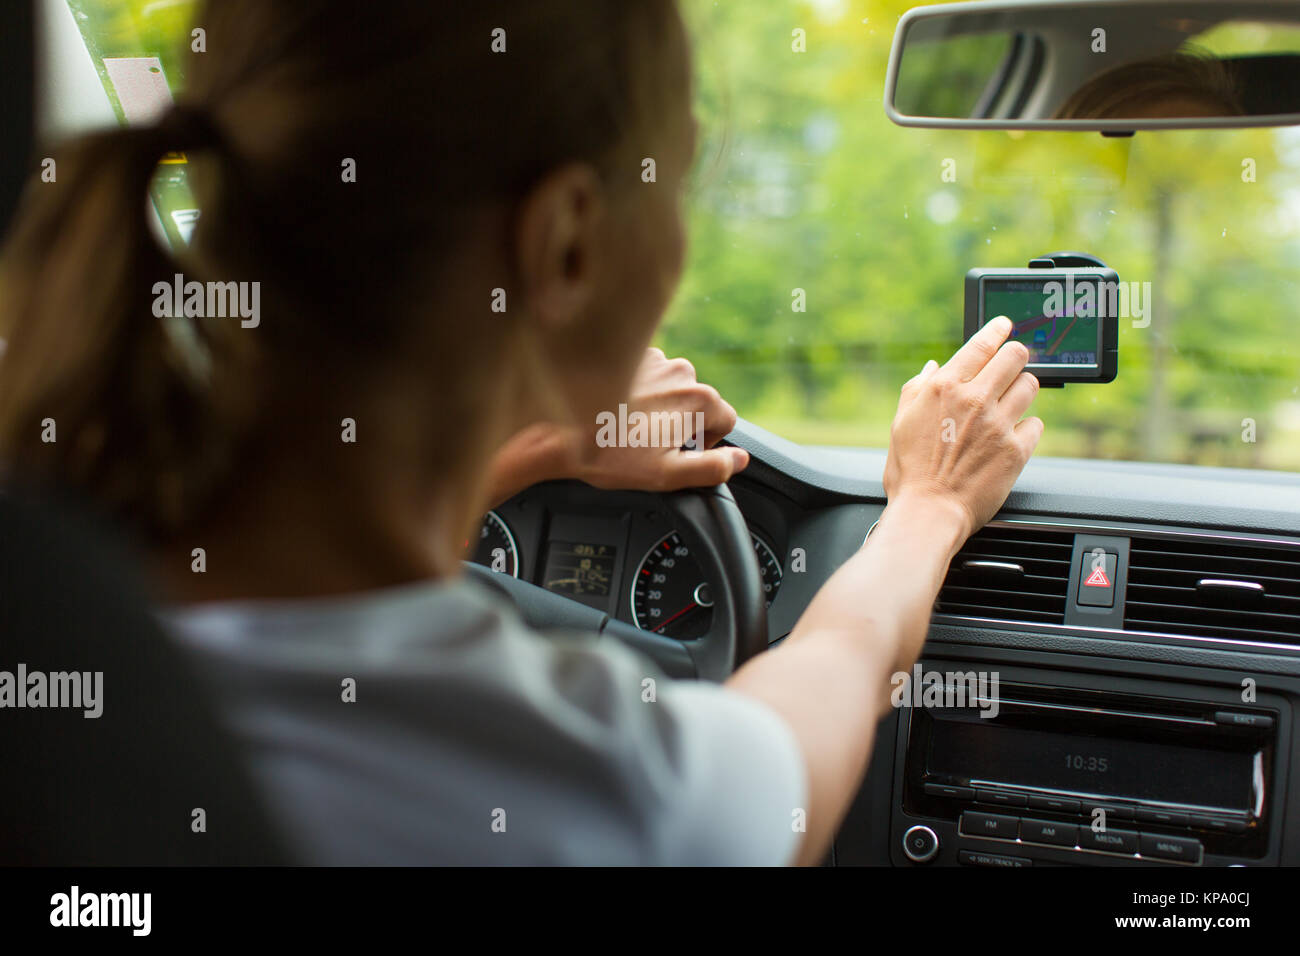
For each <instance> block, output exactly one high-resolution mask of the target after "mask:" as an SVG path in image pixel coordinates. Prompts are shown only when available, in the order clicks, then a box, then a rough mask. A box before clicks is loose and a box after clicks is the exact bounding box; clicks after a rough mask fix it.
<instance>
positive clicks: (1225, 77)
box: [1056, 51, 1243, 119]
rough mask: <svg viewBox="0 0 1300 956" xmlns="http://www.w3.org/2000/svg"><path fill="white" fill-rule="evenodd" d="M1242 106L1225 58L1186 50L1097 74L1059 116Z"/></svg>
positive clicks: (1235, 110) (1235, 112)
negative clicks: (1224, 60)
mask: <svg viewBox="0 0 1300 956" xmlns="http://www.w3.org/2000/svg"><path fill="white" fill-rule="evenodd" d="M1242 112H1243V110H1242V108H1241V103H1240V96H1239V94H1238V91H1237V89H1236V84H1235V82H1234V80H1233V77H1232V74H1231V73H1229V71H1228V68H1227V67H1226V66H1225V65H1224V64H1223V62H1222V61H1221V60H1219V59H1217V58H1215V57H1214V56H1212V55H1209V54H1204V55H1202V54H1200V53H1197V52H1195V51H1180V52H1177V53H1168V54H1165V55H1163V56H1158V57H1153V58H1151V59H1148V60H1139V61H1136V62H1133V63H1125V64H1122V65H1120V66H1117V67H1113V68H1112V69H1109V70H1106V71H1105V72H1103V73H1100V74H1098V75H1097V76H1094V77H1093V78H1092V79H1090V80H1088V82H1086V83H1084V84H1083V85H1082V86H1081V87H1079V89H1077V90H1075V91H1074V93H1072V94H1071V95H1070V97H1069V98H1068V99H1067V100H1066V101H1065V103H1064V104H1062V106H1061V108H1060V109H1059V110H1057V113H1056V118H1057V119H1168V118H1175V117H1176V118H1184V119H1185V118H1191V117H1211V118H1212V117H1219V116H1239V115H1241V113H1242Z"/></svg>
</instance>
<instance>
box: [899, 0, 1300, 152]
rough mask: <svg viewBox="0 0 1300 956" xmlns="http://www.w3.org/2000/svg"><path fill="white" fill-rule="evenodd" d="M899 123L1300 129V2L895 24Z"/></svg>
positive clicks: (1048, 11)
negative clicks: (1273, 127) (1294, 125)
mask: <svg viewBox="0 0 1300 956" xmlns="http://www.w3.org/2000/svg"><path fill="white" fill-rule="evenodd" d="M885 112H886V113H888V115H889V118H890V119H891V120H893V121H894V122H895V123H897V124H899V125H900V126H933V127H958V128H985V129H1072V130H1100V131H1102V132H1110V133H1121V132H1129V131H1132V130H1138V129H1192V128H1203V127H1220V126H1222V127H1234V126H1236V127H1240V126H1287V125H1292V124H1297V123H1300V4H1298V3H1296V2H1295V0H1202V2H1196V0H1193V2H1190V3H1189V2H1184V0H1099V2H1098V0H1093V2H1087V3H1080V2H1077V0H1020V2H1005V0H1001V2H977V3H950V4H942V5H937V6H927V7H916V8H914V9H912V10H909V11H908V12H907V13H906V14H904V15H903V17H902V18H901V19H900V20H899V23H898V30H897V31H896V32H895V34H894V45H893V49H892V51H891V53H890V58H889V73H888V75H887V77H886V80H885Z"/></svg>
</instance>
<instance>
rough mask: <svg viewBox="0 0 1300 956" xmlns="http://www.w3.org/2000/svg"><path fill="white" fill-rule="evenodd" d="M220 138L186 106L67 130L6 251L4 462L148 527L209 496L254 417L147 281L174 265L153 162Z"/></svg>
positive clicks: (165, 523) (0, 320) (175, 518)
mask: <svg viewBox="0 0 1300 956" xmlns="http://www.w3.org/2000/svg"><path fill="white" fill-rule="evenodd" d="M217 142H218V137H217V135H216V131H215V129H214V127H213V126H212V124H211V123H210V122H207V121H206V120H205V119H203V114H200V113H197V112H195V111H194V110H191V109H177V110H173V112H172V114H170V116H169V118H168V119H167V120H165V121H164V122H163V123H162V124H160V125H157V126H150V127H144V128H130V129H118V130H111V131H106V132H102V133H97V134H94V135H91V136H89V137H86V138H84V139H82V140H80V141H78V142H76V143H73V144H72V145H71V146H70V147H69V148H68V149H67V150H66V151H64V152H63V153H62V154H61V155H58V156H57V157H56V162H55V165H54V167H53V173H54V176H53V177H52V179H51V181H49V182H33V183H32V184H31V185H30V186H29V188H28V194H27V196H26V197H25V201H24V205H23V207H22V208H21V209H20V212H19V216H18V219H17V221H16V223H15V227H14V230H13V232H12V234H11V236H10V239H9V241H8V244H7V246H6V247H5V249H4V251H3V254H2V255H0V339H4V340H6V346H5V350H4V352H3V355H2V356H0V466H3V468H4V470H5V471H6V472H7V475H8V477H10V478H12V479H16V480H20V481H24V482H34V483H39V484H43V485H47V486H53V487H55V488H57V489H58V490H60V491H64V492H70V493H73V494H80V495H81V496H83V497H86V498H88V499H90V500H91V501H92V502H94V503H96V504H98V505H100V506H102V507H105V508H106V509H107V510H109V511H110V512H112V513H113V514H115V515H116V516H118V517H120V518H123V519H125V520H126V521H128V522H129V523H130V524H132V525H134V526H136V527H137V528H140V529H142V530H145V531H146V532H148V533H151V534H153V535H165V534H166V533H168V532H169V531H174V530H176V529H177V528H178V527H179V526H181V525H183V524H184V523H185V522H186V521H187V520H190V519H191V518H192V517H193V516H194V514H195V513H196V511H197V510H198V509H199V508H200V507H201V506H202V505H203V503H204V502H205V501H206V499H207V498H208V496H209V495H210V494H211V492H212V489H213V488H214V487H215V485H216V484H217V483H218V482H220V481H221V480H222V478H223V477H224V473H225V470H226V469H227V468H228V467H229V464H230V462H229V459H230V456H231V452H232V449H231V444H232V443H231V441H228V440H222V438H223V433H224V437H225V438H231V437H233V434H234V433H236V432H238V430H239V429H238V428H235V427H234V426H235V424H236V422H235V420H236V419H242V420H243V421H244V422H246V420H247V414H246V405H247V401H246V400H244V399H240V398H239V397H238V396H226V397H224V398H223V397H222V396H221V395H220V394H219V392H218V390H217V389H216V387H215V386H217V385H218V384H219V383H218V382H216V381H215V380H214V378H213V377H211V376H209V375H207V374H206V373H205V371H204V364H203V362H202V361H198V360H196V356H195V354H194V353H193V352H191V353H190V355H189V356H188V357H187V355H186V352H185V351H184V348H183V346H182V345H180V344H179V342H178V338H177V336H176V334H174V330H171V329H169V328H168V327H167V326H166V325H164V323H165V322H168V321H174V320H169V319H160V318H158V317H156V316H155V314H154V309H153V298H154V297H153V295H152V291H151V290H152V288H153V286H154V284H155V283H156V282H159V281H168V282H170V281H171V279H172V276H173V275H174V274H175V273H176V272H178V271H180V270H179V267H178V266H177V264H176V263H175V261H174V260H173V258H172V257H171V256H170V255H169V254H167V253H166V252H164V251H163V249H162V248H161V247H160V246H159V244H158V242H157V241H156V240H155V238H154V235H153V233H152V231H151V228H150V223H149V219H148V217H149V215H151V213H150V211H149V208H148V206H147V202H146V200H147V197H148V190H149V183H150V181H151V179H152V177H153V174H154V171H155V169H156V167H157V164H158V160H159V159H160V158H161V157H162V156H163V155H164V153H166V152H168V151H169V150H175V149H190V150H194V149H204V148H211V147H214V146H216V145H217ZM180 321H185V320H180ZM194 331H195V332H196V333H198V334H199V335H200V337H201V338H200V341H202V343H203V344H205V345H207V346H208V348H209V351H211V350H212V348H213V347H214V346H215V345H219V344H220V343H219V342H218V341H217V340H216V339H213V338H212V337H211V332H212V330H201V329H197V328H196V329H195V330H194ZM204 336H207V340H206V341H203V337H204ZM226 338H227V339H230V344H231V345H234V344H235V343H234V338H233V337H230V336H227V337H226ZM239 347H241V348H243V349H245V350H246V349H247V348H249V346H248V344H247V342H246V341H245V342H244V343H241V344H240V346H239Z"/></svg>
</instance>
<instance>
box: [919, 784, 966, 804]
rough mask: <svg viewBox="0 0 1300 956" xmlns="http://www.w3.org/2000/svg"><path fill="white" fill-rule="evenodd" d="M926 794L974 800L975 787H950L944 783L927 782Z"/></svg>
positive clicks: (928, 795)
mask: <svg viewBox="0 0 1300 956" xmlns="http://www.w3.org/2000/svg"><path fill="white" fill-rule="evenodd" d="M925 795H926V796H927V797H948V798H949V799H952V800H974V799H975V788H974V787H950V786H948V785H947V784H943V783H927V784H926V785H925Z"/></svg>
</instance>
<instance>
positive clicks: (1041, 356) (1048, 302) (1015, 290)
mask: <svg viewBox="0 0 1300 956" xmlns="http://www.w3.org/2000/svg"><path fill="white" fill-rule="evenodd" d="M1097 293H1098V288H1097V283H1096V281H1095V280H1089V279H1077V280H1074V281H1072V282H1070V283H1069V284H1068V285H1066V284H1065V283H1062V282H1059V281H1056V282H1044V281H1043V280H1042V279H995V280H988V279H986V280H985V281H984V283H983V288H982V292H981V297H982V300H983V307H982V309H981V310H980V315H981V319H982V321H981V323H980V324H981V325H982V324H984V323H985V322H988V321H989V319H992V318H996V317H997V316H999V315H1005V316H1006V317H1007V318H1009V319H1010V320H1011V321H1012V322H1013V323H1014V325H1013V328H1012V331H1011V337H1012V338H1013V339H1015V340H1016V341H1018V342H1023V343H1024V344H1025V346H1026V347H1027V348H1028V349H1029V365H1030V366H1035V365H1039V366H1042V365H1092V366H1095V365H1097V350H1098V347H1099V341H1100V339H1099V336H1098V324H1097V305H1098V302H1097Z"/></svg>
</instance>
